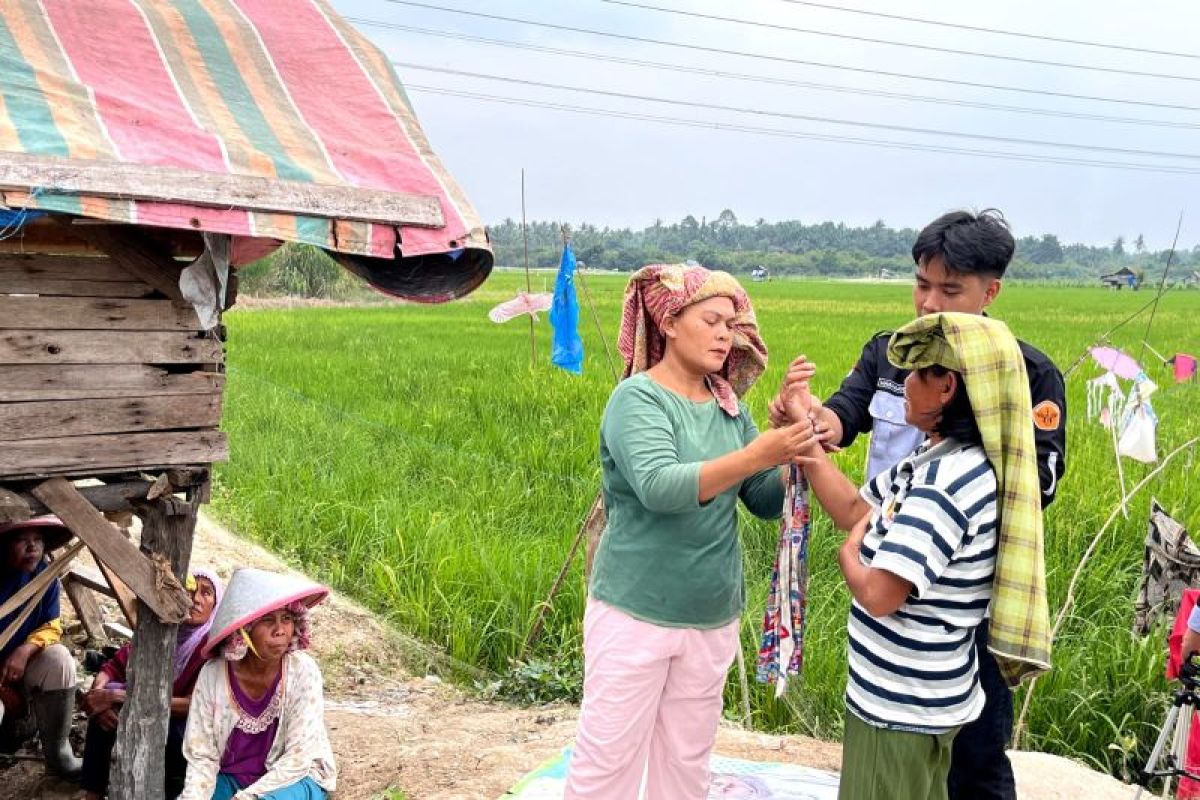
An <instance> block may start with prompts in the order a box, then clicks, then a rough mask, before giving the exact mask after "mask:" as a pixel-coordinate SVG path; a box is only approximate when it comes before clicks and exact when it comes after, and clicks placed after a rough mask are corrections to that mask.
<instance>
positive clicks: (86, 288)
mask: <svg viewBox="0 0 1200 800" xmlns="http://www.w3.org/2000/svg"><path fill="white" fill-rule="evenodd" d="M0 292H3V293H4V294H36V295H38V296H40V297H127V298H133V299H138V298H146V297H151V296H153V295H154V294H156V293H157V290H156V289H155V288H154V287H152V286H147V285H146V284H144V283H142V282H141V281H65V280H60V279H58V278H24V279H22V278H8V279H3V278H0Z"/></svg>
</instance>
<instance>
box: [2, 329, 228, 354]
mask: <svg viewBox="0 0 1200 800" xmlns="http://www.w3.org/2000/svg"><path fill="white" fill-rule="evenodd" d="M0 324H3V322H2V321H0ZM223 360H224V352H223V348H222V346H221V343H220V342H219V341H217V340H216V339H210V338H197V336H196V335H194V334H191V333H184V332H182V331H178V332H177V331H59V330H46V331H28V330H16V329H11V328H9V329H0V364H211V363H220V362H221V361H223Z"/></svg>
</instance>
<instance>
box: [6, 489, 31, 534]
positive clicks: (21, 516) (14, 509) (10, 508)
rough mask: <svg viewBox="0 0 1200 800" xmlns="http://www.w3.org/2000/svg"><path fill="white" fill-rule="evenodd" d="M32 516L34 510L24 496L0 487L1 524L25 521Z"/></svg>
mask: <svg viewBox="0 0 1200 800" xmlns="http://www.w3.org/2000/svg"><path fill="white" fill-rule="evenodd" d="M32 516H33V510H32V509H31V508H30V507H29V502H28V501H26V499H25V498H24V497H21V495H19V494H17V493H16V492H11V491H9V490H8V489H4V488H0V525H9V524H11V523H13V522H24V521H25V520H27V519H29V518H30V517H32Z"/></svg>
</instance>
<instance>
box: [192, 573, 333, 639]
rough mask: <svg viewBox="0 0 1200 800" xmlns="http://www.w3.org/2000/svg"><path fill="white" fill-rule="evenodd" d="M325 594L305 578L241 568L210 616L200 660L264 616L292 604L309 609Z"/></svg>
mask: <svg viewBox="0 0 1200 800" xmlns="http://www.w3.org/2000/svg"><path fill="white" fill-rule="evenodd" d="M328 594H329V590H328V589H327V588H325V587H324V586H322V585H320V584H319V583H313V582H312V581H310V580H308V579H307V578H302V577H299V576H295V575H281V574H280V573H278V572H267V571H266V570H262V569H254V568H253V567H242V568H241V569H239V570H237V571H235V572H234V573H233V577H232V578H230V579H229V585H228V586H226V587H225V596H224V597H222V598H221V604H220V605H219V606H217V610H216V612H215V613H214V614H213V624H212V633H211V634H209V637H208V642H207V643H206V644H205V645H204V657H205V658H209V657H211V656H212V653H213V650H215V649H216V648H217V647H218V646H219V645H220V644H221V642H223V641H225V639H226V638H227V637H228V636H229V635H230V634H232V633H234V632H235V631H237V629H238V628H244V627H246V626H247V625H249V624H251V623H252V622H254V621H255V620H256V619H258V618H259V617H261V616H263V615H264V614H270V613H271V612H272V611H277V610H279V609H281V608H283V607H284V606H289V605H291V604H292V603H304V604H305V605H306V606H309V607H312V606H315V605H316V604H317V603H319V602H321V601H322V600H324V599H325V597H326V595H328Z"/></svg>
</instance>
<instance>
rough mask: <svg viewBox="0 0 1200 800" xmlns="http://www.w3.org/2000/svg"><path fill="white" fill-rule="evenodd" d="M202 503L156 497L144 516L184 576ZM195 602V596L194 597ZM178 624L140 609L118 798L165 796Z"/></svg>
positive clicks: (155, 546) (120, 745)
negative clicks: (197, 508)
mask: <svg viewBox="0 0 1200 800" xmlns="http://www.w3.org/2000/svg"><path fill="white" fill-rule="evenodd" d="M196 507H197V503H195V502H194V501H193V502H188V503H175V502H169V501H167V502H156V503H154V504H152V505H151V506H150V507H149V509H148V510H147V512H146V513H145V514H144V515H143V517H142V547H143V548H144V549H146V550H147V551H148V552H150V553H152V554H153V555H154V556H156V557H157V558H161V559H164V560H166V562H167V563H169V565H170V569H171V572H172V574H173V575H175V577H176V578H177V579H179V580H182V578H183V577H184V576H185V575H186V574H187V569H188V562H189V561H191V557H192V537H193V535H194V533H195V530H196ZM188 603H189V606H190V604H191V599H190V597H189V599H188ZM177 630H178V625H176V624H167V623H164V622H161V621H160V620H158V619H156V618H155V616H154V615H153V614H138V623H137V628H136V629H135V631H134V638H133V653H132V654H131V655H130V658H129V670H128V672H129V686H128V687H127V689H126V691H127V694H126V701H125V706H124V707H123V708H122V709H121V721H120V724H119V726H118V728H117V744H116V747H115V748H114V749H113V763H112V768H111V771H110V775H111V779H112V793H111V796H112V797H113V798H114V799H115V800H135V799H136V800H143V798H144V799H145V800H162V798H163V773H164V769H165V762H164V761H163V757H162V754H163V750H164V749H165V748H166V746H167V721H168V719H169V717H170V708H171V685H172V681H173V674H172V673H173V670H174V667H173V664H174V659H175V645H176V640H177V638H178V635H177V633H176V631H177Z"/></svg>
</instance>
